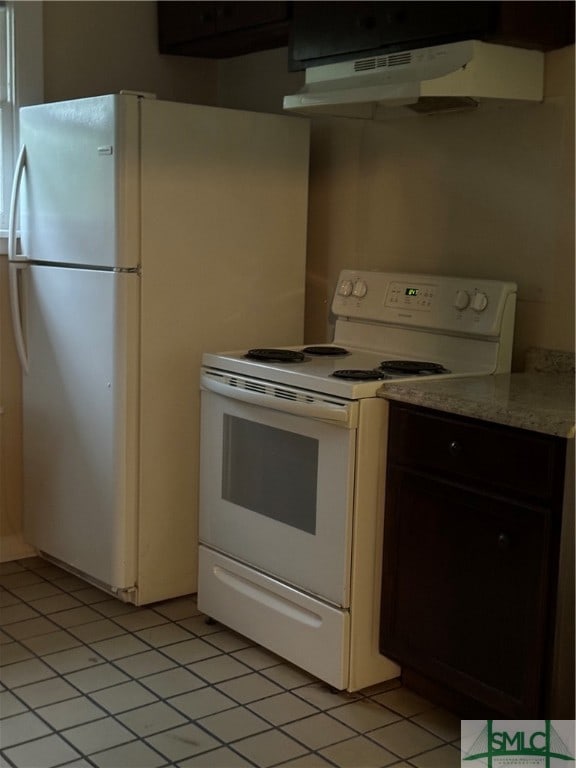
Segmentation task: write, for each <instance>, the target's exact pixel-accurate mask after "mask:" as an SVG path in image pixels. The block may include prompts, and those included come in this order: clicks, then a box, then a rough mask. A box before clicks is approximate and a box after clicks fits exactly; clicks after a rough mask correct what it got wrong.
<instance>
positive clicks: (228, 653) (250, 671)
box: [4, 571, 455, 765]
mask: <svg viewBox="0 0 576 768" xmlns="http://www.w3.org/2000/svg"><path fill="white" fill-rule="evenodd" d="M21 572H22V571H21ZM36 575H38V574H36ZM40 578H43V579H44V580H45V581H49V582H50V581H51V580H50V579H46V578H44V577H40ZM4 588H5V589H6V590H7V591H9V592H10V593H11V594H12V595H13V596H14V597H15V598H16V599H18V600H19V602H20V603H24V604H27V605H29V606H30V603H29V602H28V601H27V600H25V599H22V598H21V597H20V596H18V595H16V594H15V593H13V592H11V590H9V588H6V587H4ZM80 589H82V588H81V587H79V588H78V589H69V590H64V594H73V592H74V591H79V590H80ZM108 599H111V598H106V600H102V601H98V602H107V601H108ZM80 602H81V603H82V606H85V607H88V608H93V606H95V605H97V604H98V603H85V602H84V601H82V600H81V601H80ZM163 602H166V603H169V602H171V601H163ZM30 607H32V608H33V610H36V609H35V608H34V607H33V606H30ZM78 607H81V606H78ZM66 610H73V609H72V608H71V609H66ZM94 610H95V611H96V612H97V613H99V615H101V616H103V617H104V618H105V619H109V620H110V621H112V622H114V623H115V624H117V625H118V626H119V627H120V628H121V630H122V632H121V634H120V635H117V636H112V637H111V638H102V639H99V640H94V641H92V642H86V641H84V640H82V638H78V637H77V636H76V635H74V634H73V633H70V632H67V630H68V628H69V627H61V626H60V625H59V630H56V631H60V630H61V631H64V632H65V633H66V634H69V635H71V636H72V637H73V638H74V639H75V640H78V641H79V643H80V645H79V646H75V647H82V646H85V647H89V648H90V650H91V651H92V652H95V653H97V654H98V656H100V658H102V660H103V662H104V663H108V664H110V665H111V666H113V667H116V668H118V665H116V664H114V662H115V661H120V660H122V659H127V658H131V657H134V656H138V655H139V653H144V652H146V651H139V652H138V653H132V654H128V655H126V656H122V657H118V658H117V659H109V658H107V657H103V656H102V655H101V654H99V653H98V651H97V650H96V649H95V648H93V647H92V645H93V644H94V643H98V642H102V641H105V640H107V639H110V640H113V639H114V637H122V636H124V635H127V636H131V637H133V638H135V639H136V640H139V641H140V642H142V643H144V644H145V645H147V646H148V650H152V651H156V652H158V653H160V654H161V655H162V656H164V657H165V658H167V659H168V660H169V661H170V663H171V664H173V665H174V666H172V667H170V668H171V669H176V668H185V669H187V670H188V671H190V672H191V673H192V674H194V675H195V676H196V677H197V678H199V679H200V680H201V681H203V682H204V683H205V684H204V685H202V686H200V688H211V689H213V690H216V691H218V692H219V693H221V694H223V695H225V696H227V697H228V698H229V699H230V701H231V702H232V706H231V707H230V708H229V709H234V708H241V709H248V705H249V704H253V703H256V702H258V701H265V700H266V699H267V698H270V697H272V696H275V695H278V694H277V693H274V694H270V695H268V696H263V697H260V698H257V699H251V700H249V701H243V702H242V701H238V700H237V699H234V697H233V696H230V695H227V694H226V693H224V692H223V691H220V690H219V689H218V688H217V686H218V685H219V684H221V683H223V682H227V681H228V680H234V679H241V678H242V677H247V676H251V675H254V674H256V675H258V676H260V677H262V678H265V679H268V680H271V682H273V683H274V684H275V685H277V686H278V687H279V688H281V689H282V692H283V693H288V694H293V695H296V696H297V697H298V698H300V699H301V700H303V701H304V702H305V703H306V704H308V705H309V706H313V707H314V709H316V710H317V712H316V714H319V713H325V714H327V715H328V716H329V717H331V719H332V720H334V721H335V722H337V723H339V724H341V725H342V724H344V725H345V726H346V727H348V728H350V729H351V730H352V731H353V732H354V735H353V736H350V737H349V738H346V739H343V740H339V741H338V742H334V744H337V743H342V742H345V741H347V740H349V739H353V738H356V737H358V736H360V737H363V736H364V737H366V736H367V735H368V738H369V734H370V731H361V730H358V729H357V728H356V727H354V726H351V725H349V724H348V723H346V722H345V721H341V720H339V719H338V718H335V717H332V716H331V715H330V710H333V709H338V708H341V707H343V706H346V705H347V704H350V703H353V702H354V701H371V702H372V703H373V704H376V705H377V706H381V707H382V708H383V709H385V710H387V711H389V712H391V713H392V714H393V715H395V716H397V717H398V719H399V721H405V722H411V723H412V724H413V725H414V726H415V727H418V728H421V729H423V730H424V731H427V732H428V733H430V734H431V735H432V736H434V737H435V738H437V739H439V740H440V741H441V742H442V746H445V745H447V744H450V741H454V740H455V739H451V740H450V741H447V740H446V739H445V738H444V737H442V736H440V735H439V734H438V733H435V732H434V731H432V730H430V729H429V728H426V726H425V725H421V724H420V723H416V722H412V718H413V717H416V716H417V714H414V715H412V716H406V715H402V714H401V713H399V712H396V711H395V710H390V709H389V708H387V707H386V706H385V704H383V703H381V702H376V701H374V700H373V699H372V698H371V697H372V696H374V695H378V692H375V693H372V694H370V695H368V694H366V693H364V692H360V696H359V698H352V699H351V700H350V701H348V702H347V701H342V702H339V703H336V704H334V706H330V707H327V708H325V709H321V708H319V707H316V705H314V704H313V703H312V702H310V701H308V700H306V699H305V698H303V697H301V696H298V689H300V688H302V689H303V688H306V687H307V686H309V685H310V684H311V683H302V684H300V685H296V686H293V687H288V686H286V685H285V684H283V683H281V682H279V681H277V680H274V679H272V678H269V677H267V676H266V675H265V674H262V668H254V667H250V666H249V665H248V664H246V667H247V671H246V673H245V674H243V675H239V676H233V677H231V678H226V679H222V680H216V681H210V680H207V679H206V678H203V677H202V675H201V674H200V673H197V672H196V671H195V670H193V669H191V668H190V667H191V666H192V665H193V664H195V663H197V662H200V661H203V660H209V659H217V658H218V657H220V656H222V657H228V658H231V659H234V657H233V656H232V653H238V652H239V650H243V649H239V648H231V649H230V650H225V649H223V648H221V647H220V646H218V645H216V644H215V643H211V642H210V639H209V635H210V634H216V632H215V633H208V637H207V636H206V634H204V635H198V634H197V633H194V632H193V631H192V630H190V629H189V628H188V627H180V625H179V623H178V622H179V621H185V620H186V619H187V618H195V617H199V616H202V614H201V612H197V613H194V614H192V615H191V616H180V617H178V618H171V617H170V616H165V615H164V614H161V613H159V612H157V611H156V613H157V614H158V616H159V617H161V619H162V621H161V622H160V623H159V624H154V625H150V626H149V627H139V628H134V629H130V628H128V627H126V626H124V625H123V624H120V622H117V621H115V618H116V616H109V615H107V614H105V613H102V612H100V611H98V609H97V608H94ZM148 610H153V609H148ZM63 612H64V611H63ZM40 615H41V616H43V617H45V618H48V620H50V619H49V617H50V615H51V614H43V613H40ZM120 615H126V614H120ZM97 620H98V619H93V618H92V621H97ZM14 623H18V622H14ZM87 623H90V621H87V622H84V623H83V624H80V625H74V626H82V625H84V624H87ZM165 624H166V625H168V626H169V625H175V626H179V627H180V628H181V629H184V630H185V631H186V632H187V633H188V634H189V635H190V638H186V639H183V640H180V641H176V642H175V643H168V644H166V646H167V645H170V646H177V645H178V644H179V643H184V642H188V641H189V640H190V639H202V640H203V641H204V642H205V643H207V644H208V645H211V646H212V648H214V649H215V650H216V654H215V655H214V656H210V657H207V658H206V659H198V660H197V661H192V662H186V663H183V662H178V661H177V660H176V659H174V658H173V657H170V656H169V655H168V654H167V653H163V652H162V647H163V646H158V645H153V644H152V643H151V642H148V641H146V640H145V639H143V638H142V637H139V636H137V635H136V634H135V633H136V632H139V631H144V630H145V629H153V628H154V627H158V626H164V625H165ZM6 626H10V625H6ZM220 631H224V632H230V633H231V634H236V633H234V632H233V631H232V630H228V629H227V628H226V627H225V626H223V625H222V628H221V630H220ZM44 634H47V633H44ZM9 637H10V638H11V639H12V641H13V642H16V643H17V644H19V645H20V646H23V647H24V648H26V650H28V651H30V652H31V653H33V654H34V656H35V657H36V658H38V659H40V660H42V659H43V658H45V656H49V655H51V654H45V656H40V655H38V654H37V653H35V652H34V651H33V650H32V649H29V648H28V647H27V646H25V645H24V644H22V643H20V642H19V640H18V639H17V638H14V637H13V636H12V635H10V634H9ZM247 640H248V639H247ZM248 642H249V645H247V646H246V648H250V647H256V648H258V646H257V645H254V644H253V643H252V641H250V640H248ZM66 650H73V648H70V649H63V652H65V651H66ZM56 653H58V651H57V652H56ZM235 660H236V661H238V660H237V659H235ZM282 663H283V662H282V660H281V659H280V660H279V663H278V664H274V665H271V666H270V667H266V668H264V669H273V668H274V666H280V665H282ZM284 663H285V662H284ZM48 666H50V664H49V663H48ZM95 666H100V664H99V665H95ZM51 668H52V669H54V668H53V667H51ZM89 668H90V667H86V668H82V669H89ZM119 669H120V671H121V672H122V673H123V674H125V675H127V677H128V679H129V680H130V681H133V682H137V683H138V684H141V685H143V687H144V688H146V689H147V690H149V691H151V693H152V694H153V695H154V696H155V697H157V702H163V703H165V704H168V705H169V706H170V707H171V708H172V709H173V710H174V711H175V712H177V713H178V714H179V715H180V716H183V717H184V718H185V719H186V720H187V721H188V722H189V723H192V724H196V725H197V726H199V727H201V726H200V724H199V723H197V721H194V720H193V719H192V718H190V717H189V716H188V715H186V713H185V712H183V711H181V710H179V709H177V707H176V706H172V705H171V704H170V698H176V697H177V696H178V695H180V694H175V695H174V696H168V697H167V698H165V697H164V696H162V695H159V694H157V693H156V692H155V691H154V690H153V689H151V688H147V687H146V684H145V682H143V681H145V679H146V677H150V676H152V675H155V674H157V673H155V672H152V673H150V675H144V676H143V677H142V676H134V675H133V674H131V673H128V672H126V671H125V670H124V669H122V668H121V667H120V668H119ZM74 671H80V670H74ZM166 671H168V670H166ZM65 674H72V671H70V672H68V673H64V674H62V673H60V672H59V671H58V670H55V677H58V678H60V679H63V680H65V681H66V682H68V683H69V684H70V685H72V686H73V687H74V688H76V690H79V693H80V695H81V696H83V697H85V698H86V699H88V700H89V701H91V702H92V703H94V704H96V705H97V706H98V708H99V709H100V710H101V711H102V713H103V717H113V719H115V720H116V717H115V714H112V713H110V712H109V711H108V710H106V709H105V707H102V706H100V705H99V704H98V702H97V701H95V700H93V699H92V697H91V695H90V694H91V693H96V692H97V691H82V690H81V689H78V688H77V687H76V686H74V684H73V683H70V681H68V680H67V679H66V678H65V676H64V675H65ZM49 679H52V678H49ZM118 685H121V683H116V684H114V685H112V686H107V687H105V688H104V689H98V690H110V689H113V688H114V687H117V686H118ZM398 687H401V684H399V685H398ZM194 690H199V689H198V688H197V689H193V691H194ZM387 690H389V689H387ZM193 691H190V692H191V693H192V692H193ZM385 692H386V691H385ZM17 698H18V700H20V699H19V697H17ZM20 701H22V700H20ZM157 702H156V703H157ZM22 703H23V705H24V706H25V707H26V708H27V711H34V710H33V709H32V710H30V709H29V708H28V705H27V704H26V702H24V701H22ZM139 708H140V707H135V708H132V709H130V710H124V711H122V712H120V713H116V714H124V713H125V712H127V711H135V710H137V709H139ZM223 711H228V710H223ZM249 711H251V710H249ZM253 714H255V713H253ZM258 716H259V717H260V719H262V720H263V721H264V722H265V723H267V724H268V725H269V728H267V729H266V730H265V731H263V733H265V732H269V731H273V730H276V731H280V732H282V733H284V731H282V726H284V725H287V724H288V723H282V724H280V725H275V724H274V723H270V721H269V720H267V719H266V718H265V717H261V716H260V715H258ZM312 716H313V715H307V716H306V717H312ZM306 717H302V718H297V719H296V720H294V721H290V722H298V721H299V720H305V719H306ZM43 722H44V721H43ZM92 722H95V721H92ZM120 724H121V725H122V726H123V727H125V728H127V729H128V730H129V731H130V732H131V733H134V731H133V730H132V729H131V728H130V727H129V726H126V725H125V724H124V723H122V722H121V721H120ZM48 725H50V724H48ZM50 727H51V726H50ZM380 727H382V726H378V727H377V728H376V729H372V730H378V729H379V728H380ZM384 727H385V726H384ZM65 730H66V729H65ZM167 730H169V729H167ZM162 732H164V731H162ZM207 732H208V733H209V735H210V736H211V737H212V738H216V739H217V740H218V741H219V742H220V743H221V744H222V745H224V746H227V747H229V748H231V745H232V744H233V743H236V742H238V741H242V740H244V739H246V738H250V736H244V737H240V739H237V740H236V741H235V742H224V741H222V740H221V739H219V738H218V737H216V735H215V734H213V733H212V732H210V731H207ZM56 733H58V731H56ZM285 735H286V736H288V737H289V738H291V739H294V737H293V736H292V735H291V734H287V733H285ZM135 736H136V738H135V741H138V740H141V741H143V740H144V738H143V737H142V736H141V735H140V734H135ZM294 740H295V741H296V742H297V743H300V742H299V741H298V740H297V739H294ZM371 741H374V740H371ZM128 743H132V741H131V742H128ZM145 743H146V742H145ZM374 743H376V745H377V746H378V747H379V748H380V749H387V748H386V747H384V746H383V745H382V744H380V743H378V742H374ZM72 746H73V745H72ZM149 746H151V745H149ZM301 746H302V748H303V749H305V750H306V751H307V753H314V752H315V750H311V749H310V747H309V746H307V745H306V744H303V743H301ZM327 746H331V745H327ZM435 748H438V747H435ZM101 751H106V750H101ZM210 751H212V750H207V752H210ZM388 751H389V752H390V750H388ZM428 751H431V750H424V751H423V752H422V753H418V755H414V756H411V757H410V758H408V759H407V761H408V760H411V759H412V758H413V757H417V756H419V755H420V754H425V753H426V752H428ZM158 754H159V755H160V756H161V757H162V759H165V758H166V756H165V755H164V754H162V753H158ZM392 754H394V753H392ZM242 758H243V759H247V758H246V757H245V756H244V755H242ZM322 758H323V759H327V758H325V757H324V756H322ZM399 760H402V758H401V757H399ZM284 762H285V761H284ZM277 764H278V765H279V763H277Z"/></svg>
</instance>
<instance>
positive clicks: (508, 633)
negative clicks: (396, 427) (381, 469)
mask: <svg viewBox="0 0 576 768" xmlns="http://www.w3.org/2000/svg"><path fill="white" fill-rule="evenodd" d="M387 494H388V502H387V507H386V518H385V533H384V571H383V590H382V611H381V646H380V650H381V652H382V653H383V654H385V655H386V656H390V657H392V658H394V659H396V660H398V661H399V662H400V663H402V664H405V665H406V666H410V667H412V668H413V669H415V670H417V671H419V672H421V673H422V674H424V675H427V676H429V677H430V678H432V679H434V680H436V681H438V682H440V683H442V684H444V685H448V686H450V687H452V688H454V689H456V690H458V691H460V692H461V693H464V694H466V695H467V696H470V697H472V698H474V699H476V700H477V701H480V702H482V703H484V704H485V705H486V706H487V707H490V708H493V709H495V710H497V711H499V712H502V713H506V714H509V715H510V716H512V717H519V716H526V715H530V716H537V715H538V714H541V712H540V709H541V691H542V679H543V674H544V673H545V669H544V667H545V661H544V660H545V658H546V656H547V654H546V648H545V642H546V627H547V622H548V621H549V619H550V616H549V609H548V603H549V599H548V586H547V585H548V583H549V572H548V569H549V565H548V563H549V545H548V542H549V540H550V520H549V514H548V513H547V511H546V510H543V509H541V508H538V507H536V506H533V507H532V506H521V505H517V504H515V503H512V502H509V501H506V500H504V499H502V498H501V497H489V496H480V495H479V494H475V493H473V492H470V491H467V490H465V489H463V488H462V487H460V486H457V485H452V484H449V483H444V482H441V481H438V480H435V479H432V478H430V477H426V476H424V475H420V474H418V473H414V472H411V471H409V470H406V469H402V468H399V467H394V466H393V467H391V468H390V470H389V473H388V490H387Z"/></svg>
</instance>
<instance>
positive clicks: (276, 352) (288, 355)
mask: <svg viewBox="0 0 576 768" xmlns="http://www.w3.org/2000/svg"><path fill="white" fill-rule="evenodd" d="M244 357H245V358H247V359H248V360H261V361H263V362H267V363H302V362H303V361H304V360H305V359H306V356H305V355H304V353H303V352H297V351H296V350H293V349H271V348H265V349H249V350H248V352H246V354H245V355H244Z"/></svg>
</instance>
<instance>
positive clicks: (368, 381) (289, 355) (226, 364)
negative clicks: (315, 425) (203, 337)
mask: <svg viewBox="0 0 576 768" xmlns="http://www.w3.org/2000/svg"><path fill="white" fill-rule="evenodd" d="M443 362H445V361H443ZM443 362H442V363H441V362H439V361H434V360H429V361H423V360H421V359H413V360H412V359H409V358H408V359H406V357H402V358H399V357H398V356H395V355H393V354H391V353H388V354H387V353H386V352H376V351H372V350H363V349H355V348H351V347H342V346H339V345H328V344H322V345H315V346H307V347H306V346H304V347H302V346H299V347H288V348H278V349H274V348H260V349H251V350H244V351H240V352H231V353H223V354H210V353H206V354H205V355H204V359H203V365H204V366H205V367H209V368H216V369H219V370H221V371H227V372H229V373H231V374H237V375H244V376H249V377H253V378H256V379H260V380H267V381H270V382H274V383H277V384H284V385H285V386H291V387H298V388H300V389H308V390H312V391H315V392H322V393H325V394H331V395H335V396H340V397H344V398H347V399H359V398H362V397H373V396H374V395H375V393H376V391H377V390H378V389H379V388H380V387H381V386H382V385H383V384H385V383H386V382H392V381H394V382H397V381H400V380H403V379H413V378H420V377H427V378H432V377H433V378H438V377H440V376H457V375H470V374H472V373H476V372H477V371H476V370H465V369H464V368H457V369H456V368H454V367H448V366H447V365H444V364H443Z"/></svg>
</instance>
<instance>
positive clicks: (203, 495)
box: [199, 391, 356, 606]
mask: <svg viewBox="0 0 576 768" xmlns="http://www.w3.org/2000/svg"><path fill="white" fill-rule="evenodd" d="M355 458H356V429H355V428H348V427H345V426H343V425H342V424H335V423H329V422H326V421H323V420H320V419H314V418H306V417H303V416H299V415H298V416H297V415H294V414H290V413H284V412H282V411H278V410H275V409H273V408H267V407H264V406H259V405H253V404H249V403H244V402H241V401H239V400H235V399H233V398H230V397H224V396H222V395H219V394H216V393H213V392H207V391H203V392H202V431H201V451H200V526H199V532H200V541H201V543H203V544H205V545H207V546H210V547H213V548H214V549H217V550H219V551H221V552H224V553H225V554H227V555H230V556H231V557H234V558H236V559H237V560H239V561H241V562H243V563H246V564H247V565H250V566H253V567H254V568H256V569H258V570H260V571H262V572H264V573H267V574H269V575H271V576H274V577H276V578H278V579H280V580H282V581H284V582H285V583H287V584H289V585H293V586H296V587H299V588H300V589H303V590H305V591H307V592H309V593H311V594H313V595H316V596H319V597H323V598H325V599H326V600H327V601H329V602H331V603H334V604H336V605H343V606H347V605H348V600H349V579H350V575H349V574H350V557H351V531H352V509H353V493H354V467H355Z"/></svg>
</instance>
